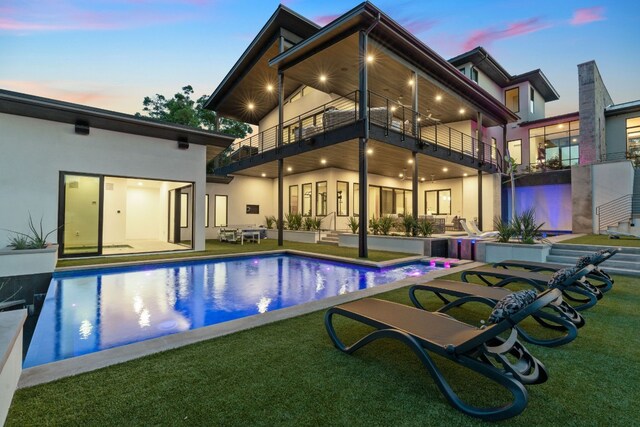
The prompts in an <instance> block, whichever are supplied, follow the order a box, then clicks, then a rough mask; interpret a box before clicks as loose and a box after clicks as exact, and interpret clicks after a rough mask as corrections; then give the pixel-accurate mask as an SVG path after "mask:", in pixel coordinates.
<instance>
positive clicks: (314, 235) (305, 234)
mask: <svg viewBox="0 0 640 427" xmlns="http://www.w3.org/2000/svg"><path fill="white" fill-rule="evenodd" d="M267 237H268V238H269V239H277V238H278V230H267ZM282 238H283V239H284V240H288V241H290V242H300V243H317V242H318V232H317V231H294V230H284V233H283V236H282Z"/></svg>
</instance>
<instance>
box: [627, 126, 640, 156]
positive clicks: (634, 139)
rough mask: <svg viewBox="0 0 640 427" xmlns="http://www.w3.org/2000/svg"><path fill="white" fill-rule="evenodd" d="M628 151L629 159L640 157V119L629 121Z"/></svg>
mask: <svg viewBox="0 0 640 427" xmlns="http://www.w3.org/2000/svg"><path fill="white" fill-rule="evenodd" d="M627 151H628V152H629V157H636V156H640V117H633V118H631V119H627Z"/></svg>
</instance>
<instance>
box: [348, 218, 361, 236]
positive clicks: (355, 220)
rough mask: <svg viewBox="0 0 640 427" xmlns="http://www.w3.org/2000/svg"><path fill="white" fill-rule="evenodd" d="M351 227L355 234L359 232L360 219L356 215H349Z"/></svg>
mask: <svg viewBox="0 0 640 427" xmlns="http://www.w3.org/2000/svg"><path fill="white" fill-rule="evenodd" d="M349 228H350V229H351V232H352V233H353V234H356V233H357V232H358V229H359V228H360V220H359V219H358V218H356V217H353V216H350V217H349Z"/></svg>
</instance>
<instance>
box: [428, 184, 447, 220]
mask: <svg viewBox="0 0 640 427" xmlns="http://www.w3.org/2000/svg"><path fill="white" fill-rule="evenodd" d="M424 202H425V211H426V212H427V215H451V189H450V188H448V189H445V190H431V191H425V192H424Z"/></svg>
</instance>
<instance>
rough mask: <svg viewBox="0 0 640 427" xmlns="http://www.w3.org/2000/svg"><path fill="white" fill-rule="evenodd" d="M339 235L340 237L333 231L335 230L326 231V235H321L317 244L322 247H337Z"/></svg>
mask: <svg viewBox="0 0 640 427" xmlns="http://www.w3.org/2000/svg"><path fill="white" fill-rule="evenodd" d="M339 235H340V231H335V230H330V231H327V232H326V234H325V233H323V235H322V236H320V240H319V241H318V243H320V244H322V245H332V246H338V241H339V238H338V236H339Z"/></svg>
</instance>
